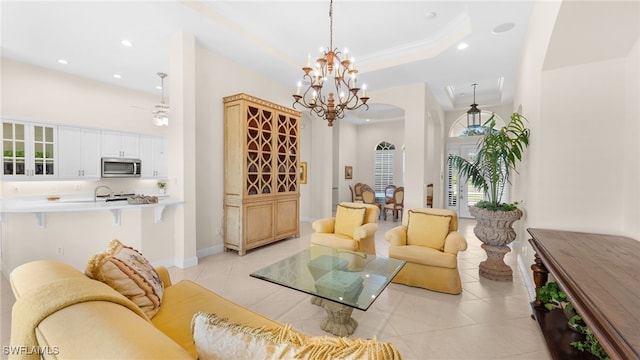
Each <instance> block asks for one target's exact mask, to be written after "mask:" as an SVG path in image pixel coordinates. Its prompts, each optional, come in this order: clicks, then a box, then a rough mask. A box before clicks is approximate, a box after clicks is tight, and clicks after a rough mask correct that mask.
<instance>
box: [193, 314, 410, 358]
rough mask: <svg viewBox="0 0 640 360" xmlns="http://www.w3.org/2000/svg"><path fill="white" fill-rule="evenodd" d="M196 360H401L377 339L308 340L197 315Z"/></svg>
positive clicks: (290, 332)
mask: <svg viewBox="0 0 640 360" xmlns="http://www.w3.org/2000/svg"><path fill="white" fill-rule="evenodd" d="M192 329H193V340H194V342H195V344H196V348H197V349H198V359H200V360H207V359H229V360H231V359H233V360H242V359H246V360H251V359H318V360H332V359H389V360H394V359H397V360H399V359H400V353H398V351H397V350H396V349H395V348H394V347H393V345H392V344H391V343H383V342H378V341H377V340H376V339H372V340H365V339H350V338H346V337H334V336H315V337H308V336H306V335H304V334H301V333H298V332H296V331H294V330H292V329H291V327H290V326H289V325H286V326H282V327H280V328H277V329H264V328H255V327H251V326H245V325H241V324H237V323H234V322H231V321H228V320H227V319H225V318H222V317H219V316H217V315H215V314H209V313H204V312H202V313H198V314H196V315H195V316H194V318H193V321H192Z"/></svg>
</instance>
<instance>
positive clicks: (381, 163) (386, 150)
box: [373, 141, 396, 193]
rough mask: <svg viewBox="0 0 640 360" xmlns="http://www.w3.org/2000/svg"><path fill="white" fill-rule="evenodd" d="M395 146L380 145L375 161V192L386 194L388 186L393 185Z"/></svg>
mask: <svg viewBox="0 0 640 360" xmlns="http://www.w3.org/2000/svg"><path fill="white" fill-rule="evenodd" d="M395 149H396V147H395V145H393V144H390V143H388V142H386V141H383V142H381V143H379V144H378V146H377V147H376V152H375V159H374V164H375V168H374V174H373V175H374V176H373V190H374V191H375V192H377V193H381V192H384V190H385V188H386V187H387V186H388V185H391V184H393V181H394V178H393V173H394V169H395V166H394V156H393V154H394V150H395Z"/></svg>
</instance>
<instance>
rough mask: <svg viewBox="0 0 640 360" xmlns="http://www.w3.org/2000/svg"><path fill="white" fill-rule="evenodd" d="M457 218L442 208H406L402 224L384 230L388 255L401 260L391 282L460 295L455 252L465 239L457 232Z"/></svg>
mask: <svg viewBox="0 0 640 360" xmlns="http://www.w3.org/2000/svg"><path fill="white" fill-rule="evenodd" d="M457 230H458V217H457V215H456V213H455V212H454V211H450V210H445V209H432V208H419V209H409V211H408V216H407V219H406V220H403V225H401V226H398V227H395V228H393V229H391V230H389V231H387V232H386V233H385V238H386V239H387V241H388V242H389V243H390V246H389V257H390V258H394V259H400V260H405V261H406V262H407V263H406V265H405V266H404V267H403V268H402V270H400V272H399V273H398V275H396V277H395V278H394V279H393V282H395V283H399V284H404V285H409V286H416V287H421V288H424V289H429V290H434V291H439V292H443V293H448V294H460V293H461V292H462V283H461V281H460V274H459V272H458V252H460V251H464V250H466V249H467V241H466V240H465V238H464V237H463V236H462V235H460V234H459V233H458V231H457Z"/></svg>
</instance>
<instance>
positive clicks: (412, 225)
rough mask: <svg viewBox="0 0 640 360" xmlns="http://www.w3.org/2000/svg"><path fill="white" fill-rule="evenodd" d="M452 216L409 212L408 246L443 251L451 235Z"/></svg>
mask: <svg viewBox="0 0 640 360" xmlns="http://www.w3.org/2000/svg"><path fill="white" fill-rule="evenodd" d="M450 222H451V216H448V215H434V214H426V213H422V212H417V211H412V210H409V221H408V224H407V245H418V246H426V247H430V248H432V249H436V250H440V251H442V250H443V249H444V241H445V239H446V237H447V234H449V224H450Z"/></svg>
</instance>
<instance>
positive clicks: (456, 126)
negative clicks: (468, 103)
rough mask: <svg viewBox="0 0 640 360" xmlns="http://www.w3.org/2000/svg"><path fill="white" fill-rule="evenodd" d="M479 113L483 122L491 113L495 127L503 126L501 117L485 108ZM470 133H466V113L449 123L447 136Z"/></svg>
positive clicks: (461, 135)
mask: <svg viewBox="0 0 640 360" xmlns="http://www.w3.org/2000/svg"><path fill="white" fill-rule="evenodd" d="M481 114H482V122H483V123H484V122H485V121H487V120H489V118H490V117H491V115H493V116H494V119H495V120H496V129H498V130H500V129H501V128H502V127H503V126H505V123H504V120H502V118H501V117H500V116H499V115H498V114H495V113H492V112H490V111H486V110H481ZM472 135H473V134H467V114H466V113H464V114H462V115H460V117H459V118H457V119H456V121H454V122H453V124H452V125H451V128H450V129H449V137H466V136H472Z"/></svg>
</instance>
